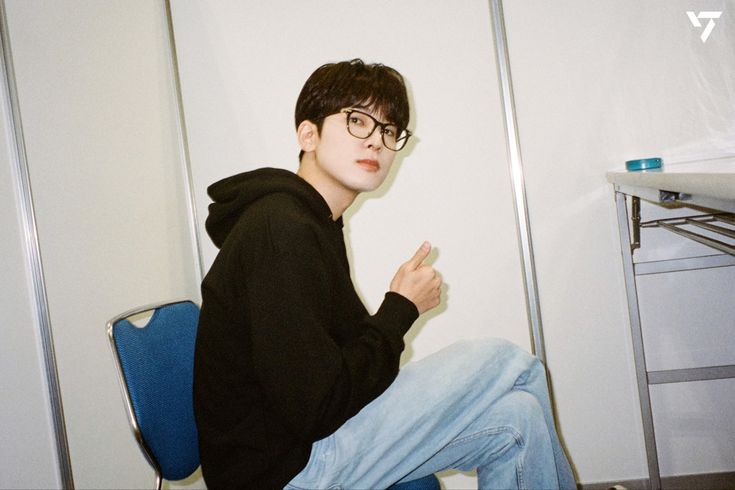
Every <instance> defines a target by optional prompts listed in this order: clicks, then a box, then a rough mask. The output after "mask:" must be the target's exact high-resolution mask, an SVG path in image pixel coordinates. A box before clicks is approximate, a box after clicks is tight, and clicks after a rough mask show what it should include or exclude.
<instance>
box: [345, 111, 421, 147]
mask: <svg viewBox="0 0 735 490" xmlns="http://www.w3.org/2000/svg"><path fill="white" fill-rule="evenodd" d="M339 112H340V113H341V114H344V115H345V123H346V124H347V131H348V132H349V133H350V135H351V136H354V137H355V138H358V139H361V140H366V139H368V138H369V137H370V136H372V135H373V133H374V132H375V129H376V128H380V139H381V140H382V141H383V146H385V147H386V148H388V149H389V150H390V151H401V150H402V149H404V148H405V147H406V143H408V139H409V138H410V137H411V135H413V133H412V132H411V131H409V130H408V129H404V130H403V133H405V136H401V137H400V138H399V137H398V134H396V147H395V148H391V147H390V146H388V143H386V141H385V130H386V128H387V127H388V126H395V125H396V124H395V123H391V122H387V123H382V122H380V121H378V120H377V119H375V118H374V117H373V116H371V115H370V114H368V113H367V112H363V111H361V110H359V109H354V108H352V107H345V108H343V109H340V110H339ZM353 112H357V113H358V114H362V115H363V116H367V117H369V118H370V119H372V120H373V123H375V125H374V126H373V129H371V130H370V132H369V133H368V134H367V136H358V135H356V134H354V133H353V132H352V131H350V114H352V113H353ZM397 129H398V128H397V127H396V130H397Z"/></svg>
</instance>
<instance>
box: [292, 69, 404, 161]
mask: <svg viewBox="0 0 735 490" xmlns="http://www.w3.org/2000/svg"><path fill="white" fill-rule="evenodd" d="M346 107H354V108H370V109H373V110H375V111H377V112H380V113H381V115H382V117H384V118H385V119H386V120H387V121H390V122H392V123H394V124H395V125H396V126H398V131H399V132H400V131H403V130H404V129H406V128H407V127H408V120H409V108H408V94H407V93H406V85H405V82H404V81H403V76H402V75H401V74H400V73H398V71H396V70H394V69H393V68H391V67H389V66H385V65H383V64H381V63H372V64H366V63H365V62H363V61H362V60H361V59H354V60H351V61H342V62H339V63H327V64H325V65H322V66H320V67H319V68H317V69H316V70H315V71H314V73H312V74H311V76H310V77H309V79H308V80H306V83H305V84H304V87H303V88H302V89H301V93H300V94H299V98H298V100H297V101H296V110H295V113H294V116H295V122H296V127H297V128H298V127H299V124H301V123H302V122H303V121H307V120H308V121H312V122H313V123H314V124H316V126H317V129H318V130H319V131H321V128H322V122H323V119H324V118H325V117H327V116H329V115H330V114H335V113H337V112H339V110H340V109H343V108H346ZM303 154H304V152H303V151H302V152H301V153H300V154H299V159H301V157H302V156H303Z"/></svg>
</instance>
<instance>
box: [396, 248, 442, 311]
mask: <svg viewBox="0 0 735 490" xmlns="http://www.w3.org/2000/svg"><path fill="white" fill-rule="evenodd" d="M429 252H431V244H430V243H429V242H424V243H423V244H422V245H421V247H419V249H418V250H417V251H416V253H415V254H414V256H413V257H411V259H409V261H408V262H406V263H405V264H403V265H402V266H401V267H399V268H398V272H396V275H395V277H394V278H393V280H392V281H391V283H390V290H391V291H393V292H394V293H398V294H400V295H402V296H404V297H406V298H408V299H409V300H411V301H412V302H413V304H415V305H416V308H417V309H418V310H419V315H420V314H422V313H424V312H425V311H428V310H430V309H432V308H434V307H435V306H437V305H438V304H439V301H440V300H441V285H442V280H441V278H440V277H439V276H438V275H437V274H436V271H435V270H434V268H433V267H431V266H430V265H428V264H424V260H426V257H428V255H429Z"/></svg>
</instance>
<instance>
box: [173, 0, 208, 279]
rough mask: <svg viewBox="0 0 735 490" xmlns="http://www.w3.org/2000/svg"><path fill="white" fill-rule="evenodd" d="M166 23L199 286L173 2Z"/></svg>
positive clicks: (199, 258)
mask: <svg viewBox="0 0 735 490" xmlns="http://www.w3.org/2000/svg"><path fill="white" fill-rule="evenodd" d="M164 4H165V9H166V23H167V27H168V46H169V55H170V61H171V75H172V77H173V81H174V87H173V90H174V93H175V94H176V109H177V112H178V125H177V129H178V133H179V150H180V152H181V155H182V159H183V165H184V168H185V175H186V191H187V195H188V199H187V204H188V208H189V220H190V229H191V243H192V247H193V248H194V253H195V258H196V261H197V272H198V273H199V284H201V282H202V279H204V258H203V255H202V246H201V238H200V236H199V222H198V220H197V207H196V199H195V196H194V178H193V176H192V170H191V158H190V156H189V136H188V133H187V131H186V118H185V117H184V101H183V96H182V93H181V77H180V75H179V57H178V54H177V52H176V38H175V36H174V21H173V16H172V13H171V1H170V0H165V2H164Z"/></svg>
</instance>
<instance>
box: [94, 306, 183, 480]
mask: <svg viewBox="0 0 735 490" xmlns="http://www.w3.org/2000/svg"><path fill="white" fill-rule="evenodd" d="M178 303H193V301H191V300H190V299H178V300H173V301H160V302H157V303H151V304H148V305H145V306H140V307H137V308H133V309H130V310H128V311H125V312H123V313H121V314H119V315H117V316H115V317H113V318H112V319H110V320H109V321H108V322H107V324H106V328H107V338H108V340H109V341H110V348H111V349H112V355H113V358H114V359H115V367H116V368H117V369H116V370H117V379H118V381H119V383H120V390H121V392H122V397H123V402H124V405H125V411H126V413H127V415H128V422H130V429H131V430H132V432H133V436H134V437H135V440H136V441H137V442H138V447H140V450H141V452H142V453H143V456H145V459H146V461H148V464H150V465H151V467H153V470H154V471H155V473H156V490H161V486H162V485H163V476H162V474H161V468H160V466H159V465H158V461H156V458H155V457H154V456H153V453H152V452H151V450H150V448H148V446H147V445H146V443H145V440H144V439H143V434H142V433H141V431H140V426H139V425H138V419H137V417H136V416H135V410H134V408H133V402H132V400H131V398H130V392H129V391H128V383H127V381H126V380H125V373H123V368H122V362H121V361H120V354H119V353H118V352H117V346H116V344H115V324H116V323H117V322H119V321H120V320H125V319H126V318H130V317H131V316H135V315H139V314H141V313H146V312H148V311H155V310H157V309H159V308H162V307H164V306H169V305H174V304H178ZM143 328H145V327H143Z"/></svg>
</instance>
